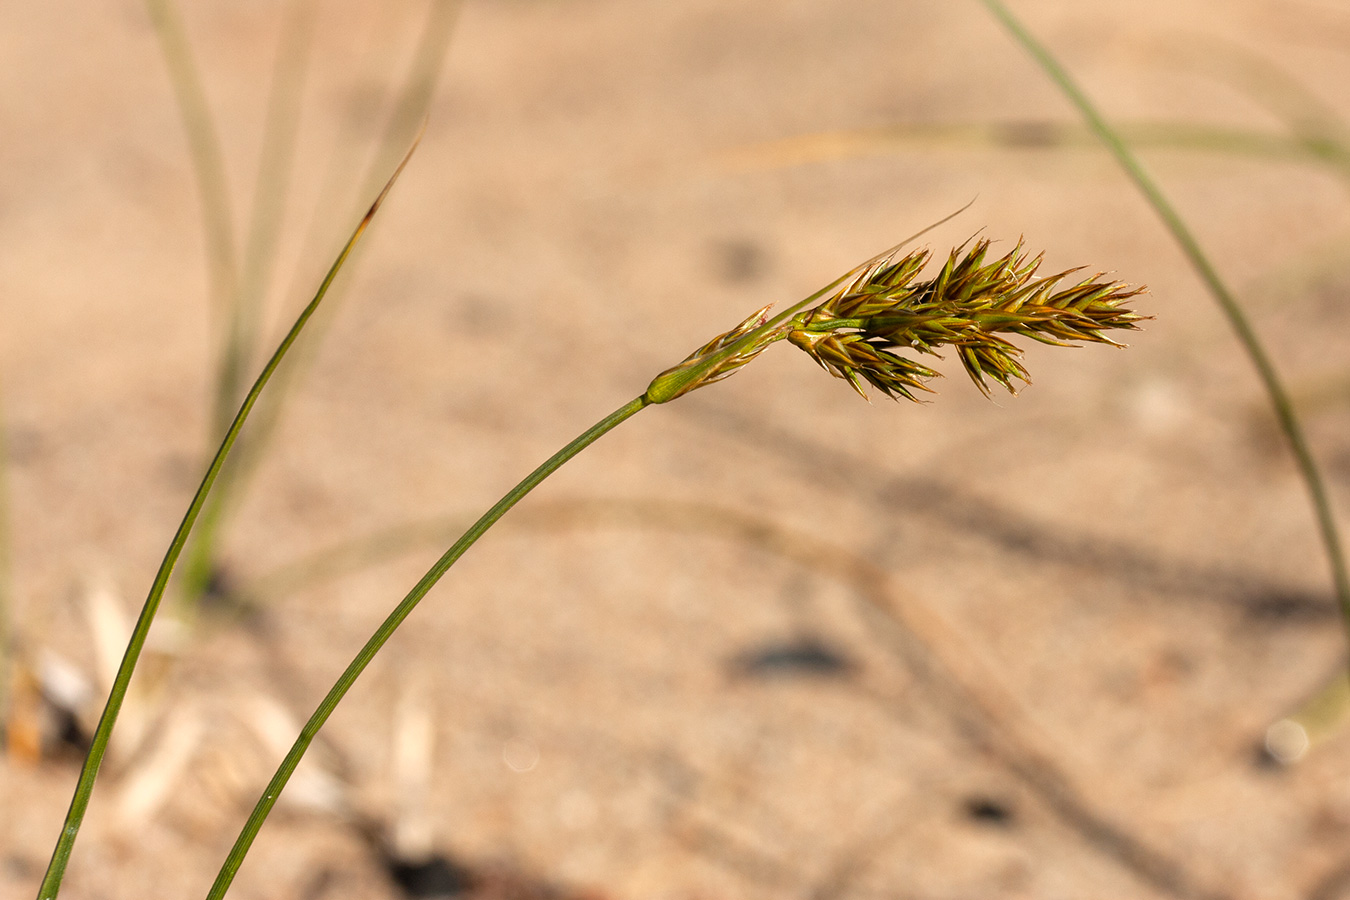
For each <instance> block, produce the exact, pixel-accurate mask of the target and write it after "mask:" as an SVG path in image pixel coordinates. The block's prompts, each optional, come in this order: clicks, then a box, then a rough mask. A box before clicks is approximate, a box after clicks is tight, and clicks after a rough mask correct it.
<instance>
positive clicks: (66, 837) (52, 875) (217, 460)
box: [38, 135, 420, 900]
mask: <svg viewBox="0 0 1350 900" xmlns="http://www.w3.org/2000/svg"><path fill="white" fill-rule="evenodd" d="M419 139H420V135H419ZM416 149H417V145H416V143H414V144H413V146H412V147H411V148H409V150H408V151H407V154H406V155H405V156H404V157H403V161H402V162H401V163H399V166H398V168H397V169H396V170H395V171H394V174H393V175H391V176H390V177H389V180H388V181H387V182H386V183H385V185H384V189H383V190H381V191H380V194H379V195H378V196H377V197H376V198H375V201H374V202H373V203H372V204H371V206H370V209H369V210H368V211H367V212H366V214H365V216H363V217H362V219H361V221H360V222H359V223H357V226H356V228H355V230H353V231H352V234H351V237H350V238H349V239H348V240H347V243H346V245H345V246H344V247H343V248H342V251H341V252H340V253H339V254H338V256H337V259H336V260H334V262H333V264H332V266H331V267H330V268H329V270H328V274H327V275H325V276H324V279H323V282H322V283H321V284H320V285H319V289H318V291H317V292H315V294H314V299H312V300H311V301H310V302H309V305H308V306H306V307H305V309H304V311H302V312H301V313H300V316H299V317H298V318H297V319H296V320H295V324H294V325H292V326H291V329H290V331H288V332H287V333H286V336H285V337H284V338H283V339H282V341H281V343H280V345H278V347H277V349H276V352H274V353H273V354H272V358H271V359H270V360H268V362H267V365H266V366H264V367H263V370H262V372H261V373H260V374H259V375H258V378H257V380H256V381H255V382H254V383H253V387H252V388H250V389H249V392H248V395H247V396H246V397H245V398H244V401H243V403H242V404H241V405H240V407H239V410H238V412H237V413H236V414H235V416H234V420H233V421H232V422H231V423H230V426H229V428H228V429H227V430H226V432H225V436H224V438H223V439H222V441H221V443H220V447H219V448H218V449H217V450H216V454H215V457H214V458H213V459H212V460H211V464H210V466H209V467H208V468H207V470H206V474H205V475H204V476H203V477H202V481H201V484H200V485H199V486H198V488H197V492H196V494H194V495H193V497H192V502H191V503H190V504H189V505H188V509H187V512H186V513H185V514H184V515H183V520H182V521H181V522H180V523H179V525H178V530H177V531H176V532H175V533H174V536H173V540H172V541H171V542H170V544H169V549H168V551H167V552H166V553H165V554H164V560H163V562H162V563H160V567H159V571H158V572H157V573H156V575H155V579H154V582H153V583H152V584H151V587H150V592H149V595H148V596H147V597H146V599H145V605H144V606H143V607H142V608H141V614H140V617H139V618H138V619H137V620H136V626H135V629H134V630H133V631H132V636H131V640H130V642H129V643H128V644H127V650H126V655H125V656H124V657H123V659H122V664H121V666H119V667H118V670H117V676H116V678H115V679H114V681H113V687H112V691H111V692H110V693H109V696H108V702H107V705H106V706H104V708H103V714H102V715H101V716H100V718H99V722H98V727H97V728H96V729H95V731H94V736H93V740H92V742H91V746H90V749H89V754H88V756H87V757H86V758H85V762H84V766H83V768H82V769H81V770H80V778H79V781H78V783H77V784H76V786H75V796H74V798H73V799H72V800H71V803H70V810H69V811H68V812H67V814H66V819H65V823H64V825H63V826H62V828H61V836H60V838H59V839H58V840H57V842H56V847H55V849H54V850H53V852H52V859H51V862H50V863H49V864H48V866H47V873H46V875H45V876H44V877H43V879H42V885H41V887H40V888H39V890H38V900H53V898H55V897H56V896H57V894H58V893H59V892H60V890H61V881H62V879H63V878H64V877H65V872H66V866H67V864H68V863H69V861H70V853H71V850H72V849H73V848H74V845H75V838H76V837H77V836H78V835H79V832H80V825H81V823H82V822H83V821H84V814H85V811H86V809H87V808H88V806H89V798H90V796H91V795H92V794H93V790H94V781H95V779H96V778H97V777H98V770H99V767H100V765H102V762H103V757H104V755H105V754H106V752H107V749H108V741H109V739H110V738H111V737H112V729H113V725H114V724H116V722H117V715H118V713H119V711H120V710H121V708H122V702H123V700H124V699H125V697H126V693H127V689H128V687H129V686H130V684H131V676H132V673H133V672H134V671H135V668H136V662H137V660H138V659H139V658H140V654H141V650H142V649H143V648H144V646H145V641H146V638H147V637H148V636H149V634H150V625H151V624H152V622H153V621H154V618H155V613H156V612H157V611H158V609H159V606H160V602H161V601H162V600H163V597H164V591H165V589H166V588H167V586H168V583H169V576H170V575H171V574H172V573H173V568H174V565H175V563H176V562H177V561H178V557H179V555H180V554H181V553H182V551H183V546H184V544H185V543H186V542H187V538H188V533H189V532H190V531H191V530H192V526H193V523H195V522H196V520H197V516H198V514H199V513H200V512H201V509H202V505H203V504H204V503H205V502H206V498H207V495H208V494H209V493H210V491H211V488H212V486H213V485H214V484H215V481H216V477H217V476H218V475H219V474H220V470H221V467H222V466H223V465H224V463H225V459H226V457H228V456H229V454H230V450H231V448H233V446H234V443H235V440H236V439H237V438H238V437H239V432H240V431H241V430H242V429H243V427H244V422H245V421H247V419H248V417H249V413H250V412H251V411H252V410H253V407H254V404H256V403H257V401H258V397H259V396H260V395H261V394H262V391H263V388H265V387H266V386H267V382H268V381H269V380H271V378H272V374H273V373H274V372H275V371H276V369H277V366H279V365H280V364H281V361H282V360H283V359H284V358H285V356H286V354H287V352H288V351H289V350H290V349H291V346H292V345H293V344H294V343H295V341H296V339H297V338H298V337H299V336H300V332H301V331H302V330H303V329H304V327H305V325H306V324H307V323H308V322H309V321H310V318H311V317H312V316H313V315H314V313H315V312H316V311H317V310H318V308H319V304H320V303H322V302H323V299H324V297H325V296H326V295H327V293H328V290H329V288H330V287H331V285H332V283H333V280H334V279H335V278H336V277H337V275H338V272H340V271H341V270H342V266H343V264H344V263H345V262H346V261H347V258H348V257H349V256H350V255H351V253H352V250H353V249H354V248H355V247H356V244H357V242H358V241H359V240H360V239H361V235H363V234H364V233H365V231H366V229H367V228H368V227H369V225H370V223H371V220H372V219H374V217H375V214H376V213H377V212H378V211H379V208H380V204H381V203H383V202H384V199H385V197H387V196H388V194H389V191H390V190H391V189H392V188H393V186H394V182H395V181H397V180H398V177H399V175H400V174H402V172H403V169H404V167H405V166H406V165H407V164H408V160H409V159H411V158H412V154H413V151H414V150H416Z"/></svg>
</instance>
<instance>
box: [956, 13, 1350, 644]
mask: <svg viewBox="0 0 1350 900" xmlns="http://www.w3.org/2000/svg"><path fill="white" fill-rule="evenodd" d="M980 2H981V3H983V4H984V5H985V7H986V8H987V9H988V10H989V11H990V12H991V13H992V14H993V15H994V17H995V18H996V19H998V21H999V22H1000V23H1001V24H1002V25H1003V27H1004V28H1006V29H1007V30H1008V32H1009V33H1010V34H1011V35H1012V36H1013V38H1014V39H1015V40H1016V41H1017V42H1018V43H1019V44H1021V45H1022V48H1023V49H1025V50H1026V51H1027V52H1028V53H1029V54H1031V56H1032V58H1033V59H1035V61H1036V63H1037V64H1038V65H1039V66H1040V67H1041V69H1042V70H1043V71H1044V72H1045V74H1046V75H1047V76H1048V77H1049V78H1050V80H1051V81H1053V82H1054V83H1055V85H1056V86H1057V87H1058V88H1059V89H1060V91H1061V92H1062V93H1063V94H1064V96H1065V97H1066V98H1068V100H1069V101H1070V102H1071V103H1073V105H1074V106H1075V107H1076V108H1077V109H1078V112H1079V113H1080V114H1081V115H1082V116H1083V119H1084V120H1085V121H1086V122H1087V123H1088V126H1089V127H1090V128H1091V129H1092V131H1093V132H1094V133H1095V134H1096V135H1097V137H1098V138H1100V139H1101V141H1102V143H1103V144H1104V145H1105V146H1106V148H1107V149H1108V150H1110V151H1111V155H1112V156H1114V157H1115V158H1116V162H1117V163H1119V164H1120V167H1121V168H1122V169H1124V170H1125V173H1126V175H1128V176H1129V178H1130V180H1131V181H1132V182H1134V185H1135V187H1136V188H1138V189H1139V192H1140V193H1141V194H1143V195H1144V198H1145V199H1146V200H1147V201H1148V203H1149V205H1150V206H1152V207H1153V210H1154V212H1156V213H1157V214H1158V217H1159V218H1160V219H1162V221H1163V224H1164V225H1166V226H1167V230H1168V231H1170V232H1171V233H1172V237H1173V239H1174V240H1175V241H1176V242H1177V245H1178V246H1179V247H1180V248H1181V250H1182V252H1183V253H1184V254H1185V255H1186V258H1187V259H1188V260H1189V261H1190V263H1191V265H1192V267H1194V269H1195V271H1196V272H1197V274H1199V276H1200V279H1201V280H1202V281H1203V282H1204V284H1205V287H1206V288H1208V289H1209V292H1210V294H1211V295H1212V296H1213V297H1214V300H1215V301H1216V302H1217V303H1218V304H1219V308H1220V309H1221V310H1222V311H1223V314H1224V316H1225V317H1227V319H1228V323H1229V325H1231V326H1232V328H1233V331H1234V332H1235V333H1236V335H1237V338H1238V341H1239V342H1240V343H1241V344H1242V347H1243V349H1244V350H1245V351H1246V353H1247V357H1248V358H1249V359H1250V360H1251V363H1252V366H1253V367H1254V368H1255V369H1256V373H1257V375H1258V376H1259V377H1260V379H1261V383H1262V385H1263V386H1264V387H1265V389H1266V394H1267V395H1268V396H1269V398H1270V404H1271V407H1272V408H1273V410H1274V412H1275V416H1276V418H1277V419H1278V420H1279V423H1280V430H1281V431H1282V432H1284V436H1285V438H1286V440H1288V442H1289V448H1290V450H1291V451H1292V452H1293V455H1294V461H1295V463H1296V464H1297V466H1298V470H1299V474H1300V475H1301V476H1302V478H1303V482H1304V484H1305V485H1306V486H1307V490H1308V496H1309V499H1310V500H1311V501H1312V505H1313V512H1314V515H1315V516H1316V519H1317V527H1318V531H1319V533H1320V536H1321V539H1322V543H1323V545H1324V547H1325V550H1326V555H1327V563H1328V565H1329V567H1330V569H1331V580H1332V584H1333V586H1334V589H1335V591H1336V601H1337V603H1338V604H1339V606H1340V609H1341V615H1342V618H1343V619H1344V622H1345V628H1346V633H1347V637H1350V572H1347V569H1346V563H1345V554H1344V552H1343V550H1342V547H1341V540H1340V535H1339V533H1338V530H1337V527H1336V515H1335V512H1334V511H1333V509H1332V506H1331V497H1330V495H1329V494H1328V493H1327V489H1326V484H1325V481H1324V480H1323V478H1322V473H1321V469H1320V468H1319V467H1318V465H1317V461H1316V460H1315V459H1314V458H1313V455H1312V450H1311V449H1310V448H1309V446H1308V442H1307V439H1306V438H1305V437H1304V434H1303V427H1302V425H1301V424H1300V423H1299V419H1298V416H1297V414H1296V413H1295V412H1294V407H1293V404H1292V402H1291V401H1290V399H1289V393H1288V391H1287V390H1286V389H1285V387H1284V383H1283V381H1282V380H1281V379H1280V377H1279V374H1278V373H1277V372H1276V371H1275V365H1274V363H1273V362H1272V361H1271V359H1270V355H1269V354H1268V353H1267V352H1266V349H1265V346H1264V345H1263V344H1262V343H1261V339H1260V338H1259V337H1258V336H1257V334H1256V331H1255V329H1254V328H1253V327H1252V325H1251V322H1250V321H1249V320H1248V319H1247V315H1246V313H1244V312H1243V310H1242V307H1241V306H1240V305H1239V304H1238V302H1237V299H1236V298H1235V297H1234V296H1233V293H1232V291H1230V290H1229V289H1228V286H1227V285H1226V284H1225V283H1224V281H1223V279H1222V278H1221V277H1220V276H1219V273H1218V270H1217V269H1215V268H1214V265H1213V264H1212V263H1211V262H1210V261H1209V257H1207V256H1206V255H1205V253H1204V251H1203V250H1202V249H1201V248H1200V243H1199V241H1198V240H1197V239H1196V237H1195V235H1194V234H1192V233H1191V230H1190V228H1189V227H1188V226H1187V225H1186V222H1185V221H1184V220H1183V219H1182V218H1181V215H1180V214H1179V213H1177V211H1176V210H1175V209H1174V208H1173V207H1172V204H1171V203H1170V202H1169V201H1168V200H1167V197H1166V196H1164V194H1163V193H1162V190H1161V189H1159V187H1158V186H1157V184H1156V183H1154V181H1153V179H1152V177H1150V176H1149V174H1148V173H1147V172H1146V171H1145V170H1144V167H1143V166H1142V165H1141V164H1140V162H1139V160H1138V159H1136V158H1135V155H1134V153H1133V152H1132V151H1131V150H1130V148H1129V147H1128V146H1127V145H1126V143H1125V141H1124V140H1122V139H1121V137H1120V135H1119V134H1118V133H1117V132H1116V130H1115V129H1114V128H1113V127H1112V126H1111V124H1110V123H1109V122H1107V121H1106V119H1105V118H1104V117H1103V116H1102V115H1101V113H1100V112H1098V111H1097V108H1096V106H1094V105H1093V103H1092V101H1091V100H1090V99H1089V98H1088V96H1087V94H1085V93H1083V91H1082V90H1081V89H1080V88H1079V87H1078V85H1077V84H1076V83H1075V82H1074V80H1073V79H1072V78H1071V77H1070V76H1069V73H1068V72H1067V71H1065V69H1064V67H1063V66H1061V65H1060V64H1059V62H1058V60H1056V59H1055V57H1054V56H1053V55H1052V54H1051V53H1050V51H1049V50H1048V49H1046V47H1045V46H1044V45H1042V44H1041V43H1040V42H1039V41H1037V40H1036V38H1035V37H1033V36H1032V35H1031V33H1030V32H1028V31H1027V30H1026V28H1024V27H1023V26H1022V23H1021V22H1020V21H1019V20H1018V19H1017V18H1016V17H1015V16H1014V15H1013V14H1012V12H1011V11H1010V10H1009V9H1008V7H1007V6H1006V5H1005V4H1004V3H1003V2H1002V0H980Z"/></svg>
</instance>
